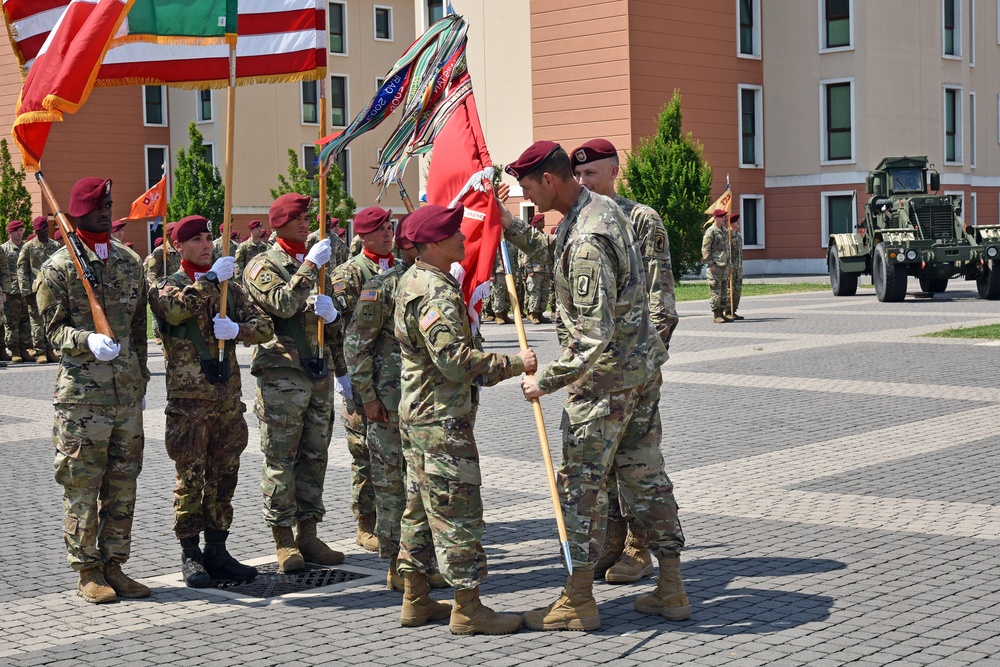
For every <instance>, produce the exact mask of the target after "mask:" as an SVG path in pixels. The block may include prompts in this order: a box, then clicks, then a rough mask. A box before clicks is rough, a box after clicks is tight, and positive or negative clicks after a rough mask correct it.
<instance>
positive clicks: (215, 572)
mask: <svg viewBox="0 0 1000 667" xmlns="http://www.w3.org/2000/svg"><path fill="white" fill-rule="evenodd" d="M227 537H229V531H227V530H206V531H205V555H204V557H203V559H202V565H204V566H205V570H206V571H207V572H208V576H210V577H211V578H212V579H225V580H227V581H253V580H254V578H255V577H256V576H257V568H255V567H252V566H250V565H244V564H243V563H241V562H239V561H238V560H236V559H235V558H233V557H232V556H231V555H230V554H229V552H228V551H226V538H227Z"/></svg>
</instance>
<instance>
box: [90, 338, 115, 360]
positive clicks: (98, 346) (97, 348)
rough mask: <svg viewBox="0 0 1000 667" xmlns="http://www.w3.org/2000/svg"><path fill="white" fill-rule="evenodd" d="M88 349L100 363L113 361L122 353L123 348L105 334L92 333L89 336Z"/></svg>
mask: <svg viewBox="0 0 1000 667" xmlns="http://www.w3.org/2000/svg"><path fill="white" fill-rule="evenodd" d="M87 347H89V348H90V351H91V352H93V353H94V356H95V357H97V360H98V361H111V360H112V359H114V358H115V357H117V356H118V353H119V352H121V351H122V346H121V345H119V344H118V343H116V342H114V341H113V340H111V339H110V338H108V337H107V336H105V335H104V334H99V333H92V334H90V335H89V336H87Z"/></svg>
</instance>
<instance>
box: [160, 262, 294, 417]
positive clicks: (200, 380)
mask: <svg viewBox="0 0 1000 667" xmlns="http://www.w3.org/2000/svg"><path fill="white" fill-rule="evenodd" d="M220 297H221V292H220V291H219V288H218V287H217V286H216V285H215V283H212V282H209V281H207V280H196V281H195V280H191V278H189V277H188V274H187V273H186V272H184V271H178V272H177V273H175V274H174V275H172V276H170V277H169V278H161V279H160V280H159V281H158V282H157V283H156V284H155V285H153V286H152V287H150V288H149V308H150V310H152V311H153V314H154V315H156V316H157V317H159V318H160V319H162V320H166V322H167V323H169V324H171V325H174V326H177V325H180V324H184V323H185V322H187V323H188V325H189V326H190V325H191V324H192V323H193V324H196V325H197V327H198V329H199V330H200V331H201V335H202V336H203V337H204V339H205V343H206V345H207V346H208V349H209V350H210V351H211V352H212V353H213V355H215V354H218V349H219V341H218V340H216V338H215V328H214V325H213V323H212V318H214V317H215V316H216V314H217V313H218V312H219V299H220ZM226 299H227V301H228V302H229V303H230V304H231V305H228V306H227V308H226V310H227V311H228V312H229V313H231V314H230V319H232V320H233V321H234V322H236V323H237V324H239V326H240V333H239V335H238V336H237V337H236V339H235V340H237V341H239V342H241V343H243V344H244V345H246V346H247V347H249V346H250V345H257V344H259V343H264V342H266V341H268V340H270V339H271V337H272V336H273V335H274V325H273V324H272V323H271V318H269V317H268V316H267V315H265V314H264V312H263V311H262V310H261V309H260V308H258V307H257V305H256V304H254V303H253V302H252V301H251V300H250V297H249V296H247V293H246V291H245V290H244V289H243V287H242V286H240V285H238V284H236V283H234V282H231V283H229V287H228V296H227V297H226ZM160 335H161V337H162V339H163V351H164V354H163V356H164V357H165V359H166V364H167V400H170V399H172V398H197V399H205V400H212V401H227V400H232V399H237V400H239V398H240V396H241V393H242V391H241V388H242V385H241V383H240V370H239V369H240V366H239V363H238V362H237V361H236V346H235V345H228V346H227V349H226V356H227V358H228V359H229V367H230V369H231V375H230V378H229V381H228V382H219V383H214V384H213V383H211V382H209V381H208V380H206V379H205V375H204V374H203V373H202V372H201V359H200V358H199V356H198V350H197V349H196V348H195V344H194V343H193V342H191V341H190V340H189V339H187V338H179V337H175V336H172V335H169V334H168V333H166V332H165V331H161V332H160Z"/></svg>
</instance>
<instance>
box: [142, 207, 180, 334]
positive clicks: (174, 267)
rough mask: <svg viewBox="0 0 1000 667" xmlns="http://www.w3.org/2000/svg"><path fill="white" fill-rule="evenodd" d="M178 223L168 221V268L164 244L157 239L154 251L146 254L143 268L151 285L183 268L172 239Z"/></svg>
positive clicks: (166, 228)
mask: <svg viewBox="0 0 1000 667" xmlns="http://www.w3.org/2000/svg"><path fill="white" fill-rule="evenodd" d="M176 224H177V223H176V222H168V223H167V225H166V227H165V231H166V234H167V241H166V244H167V252H166V262H167V267H166V269H164V268H163V261H164V260H163V254H164V253H163V246H162V245H160V244H157V243H156V242H155V241H154V243H153V252H151V253H149V254H148V255H146V259H144V260H143V261H142V268H143V270H145V272H146V282H147V283H148V284H149V285H153V284H155V283H156V282H157V281H160V280H163V279H164V278H166V277H168V276H172V275H174V274H175V273H177V272H178V271H180V270H181V256H180V253H178V252H177V248H175V247H174V244H173V241H171V240H170V236H171V234H172V233H173V230H174V226H175V225H176ZM157 239H158V240H160V237H157ZM154 324H155V322H154Z"/></svg>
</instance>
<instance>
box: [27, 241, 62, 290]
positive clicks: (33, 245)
mask: <svg viewBox="0 0 1000 667" xmlns="http://www.w3.org/2000/svg"><path fill="white" fill-rule="evenodd" d="M60 248H62V245H61V244H59V243H57V242H56V241H53V240H52V239H48V240H47V241H46V242H45V243H44V244H43V243H42V242H41V241H40V240H39V239H38V237H37V236H36V237H35V238H33V239H31V240H30V241H27V242H25V243H23V244H22V245H21V253H20V254H19V255H18V256H17V281H18V283H19V284H20V286H21V294H23V295H25V296H27V295H28V294H31V293H32V292H33V291H34V286H35V278H36V277H37V276H38V269H40V268H42V264H43V263H44V262H45V260H47V259H48V258H49V257H51V256H52V255H54V254H55V253H56V251H57V250H59V249H60ZM66 259H67V260H68V259H69V258H68V257H67V258H66Z"/></svg>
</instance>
